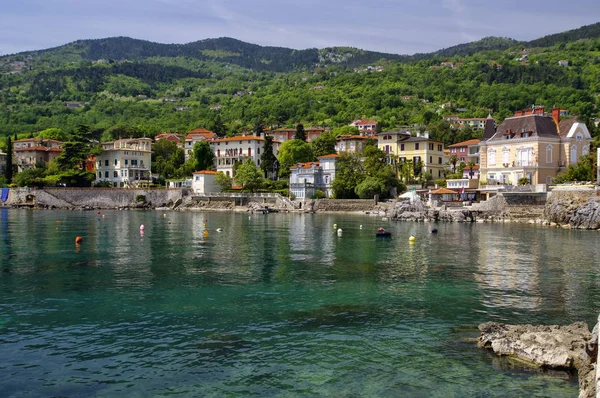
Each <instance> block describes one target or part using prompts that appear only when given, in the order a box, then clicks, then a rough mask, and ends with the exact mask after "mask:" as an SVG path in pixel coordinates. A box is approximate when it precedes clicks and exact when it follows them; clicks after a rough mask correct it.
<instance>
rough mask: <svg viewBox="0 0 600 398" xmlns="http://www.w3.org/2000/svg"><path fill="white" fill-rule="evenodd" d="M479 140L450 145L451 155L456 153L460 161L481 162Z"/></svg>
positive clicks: (465, 162)
mask: <svg viewBox="0 0 600 398" xmlns="http://www.w3.org/2000/svg"><path fill="white" fill-rule="evenodd" d="M479 141H480V140H477V139H474V140H467V141H463V142H457V143H456V144H452V145H448V149H450V156H452V155H456V157H457V158H458V162H459V163H464V164H467V163H469V162H473V163H475V164H479Z"/></svg>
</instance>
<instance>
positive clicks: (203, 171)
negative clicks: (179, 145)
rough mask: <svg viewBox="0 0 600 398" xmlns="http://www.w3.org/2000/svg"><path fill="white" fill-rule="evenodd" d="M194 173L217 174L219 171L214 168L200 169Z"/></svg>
mask: <svg viewBox="0 0 600 398" xmlns="http://www.w3.org/2000/svg"><path fill="white" fill-rule="evenodd" d="M192 174H217V172H216V171H214V170H200V171H194V172H193V173H192Z"/></svg>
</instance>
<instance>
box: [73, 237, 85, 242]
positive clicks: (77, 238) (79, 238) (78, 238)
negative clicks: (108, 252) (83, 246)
mask: <svg viewBox="0 0 600 398" xmlns="http://www.w3.org/2000/svg"><path fill="white" fill-rule="evenodd" d="M81 242H83V238H82V237H81V236H78V237H76V238H75V243H81Z"/></svg>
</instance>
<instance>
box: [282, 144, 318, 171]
mask: <svg viewBox="0 0 600 398" xmlns="http://www.w3.org/2000/svg"><path fill="white" fill-rule="evenodd" d="M277 158H278V159H279V165H280V168H279V176H280V177H288V176H289V175H290V173H291V171H290V167H292V166H293V165H295V164H297V163H302V162H312V161H314V160H315V156H314V154H313V151H312V147H311V146H310V144H308V143H307V142H304V141H302V140H296V139H294V140H290V141H286V142H284V143H283V144H281V148H279V153H278V155H277Z"/></svg>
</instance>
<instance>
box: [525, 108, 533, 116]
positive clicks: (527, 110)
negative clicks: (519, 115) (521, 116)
mask: <svg viewBox="0 0 600 398" xmlns="http://www.w3.org/2000/svg"><path fill="white" fill-rule="evenodd" d="M527 115H533V109H525V116H527Z"/></svg>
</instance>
